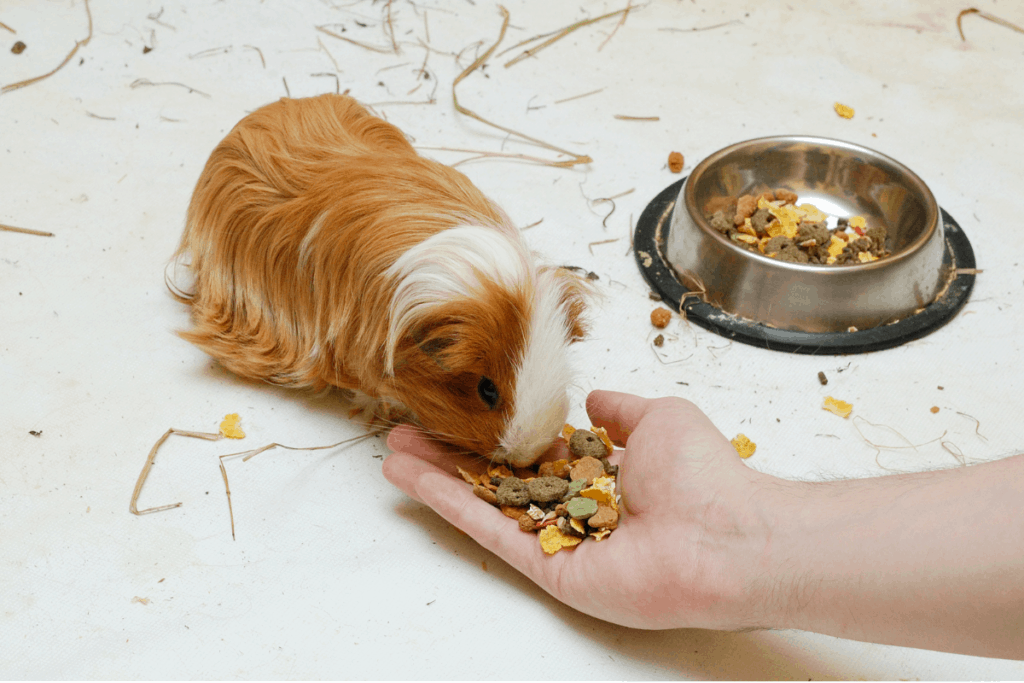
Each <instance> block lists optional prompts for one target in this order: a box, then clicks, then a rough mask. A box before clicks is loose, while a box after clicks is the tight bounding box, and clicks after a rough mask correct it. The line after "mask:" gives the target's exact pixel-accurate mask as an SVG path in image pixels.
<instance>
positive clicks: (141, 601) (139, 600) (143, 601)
mask: <svg viewBox="0 0 1024 683" xmlns="http://www.w3.org/2000/svg"><path fill="white" fill-rule="evenodd" d="M132 602H133V603H136V602H137V603H139V604H141V605H148V604H149V598H140V597H139V596H138V595H136V596H135V597H134V598H132Z"/></svg>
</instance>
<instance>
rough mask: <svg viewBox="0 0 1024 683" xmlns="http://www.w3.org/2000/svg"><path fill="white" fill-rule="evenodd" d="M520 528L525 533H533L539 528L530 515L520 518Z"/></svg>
mask: <svg viewBox="0 0 1024 683" xmlns="http://www.w3.org/2000/svg"><path fill="white" fill-rule="evenodd" d="M519 528H520V529H522V530H523V531H533V530H534V529H536V528H537V522H535V521H533V517H530V515H523V516H522V517H520V518H519Z"/></svg>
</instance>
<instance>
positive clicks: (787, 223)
mask: <svg viewBox="0 0 1024 683" xmlns="http://www.w3.org/2000/svg"><path fill="white" fill-rule="evenodd" d="M798 199H799V197H798V196H797V194H796V193H795V192H793V191H791V190H786V189H777V190H765V191H764V192H761V193H760V194H758V195H756V196H755V195H752V194H745V195H743V196H741V197H739V198H736V199H733V198H728V199H726V200H725V202H724V203H720V204H718V205H717V206H715V207H713V208H714V209H715V210H714V212H713V213H709V214H708V215H707V216H705V217H706V218H707V220H708V223H710V225H711V227H712V228H714V229H715V230H717V231H718V232H720V233H722V234H723V235H725V236H726V237H728V238H729V239H730V240H732V241H733V242H734V243H736V244H739V245H741V246H743V247H745V248H746V249H749V250H750V251H756V252H759V253H761V254H764V255H765V256H769V257H771V258H774V259H778V260H780V261H789V262H791V263H812V264H816V265H829V266H831V265H836V266H838V265H846V264H857V263H868V262H870V261H877V260H878V259H880V258H885V257H886V256H889V255H890V252H889V250H888V249H887V248H886V244H885V243H886V238H887V237H888V232H887V230H886V228H885V226H883V225H874V226H872V227H868V226H867V222H866V221H865V220H864V218H863V217H862V216H852V217H843V218H838V217H835V216H829V215H828V214H826V213H825V212H823V211H821V210H820V209H818V208H817V207H816V206H814V205H813V204H797V201H798Z"/></svg>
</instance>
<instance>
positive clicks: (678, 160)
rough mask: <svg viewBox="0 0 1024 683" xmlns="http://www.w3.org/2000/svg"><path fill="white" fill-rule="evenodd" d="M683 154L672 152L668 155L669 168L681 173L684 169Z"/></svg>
mask: <svg viewBox="0 0 1024 683" xmlns="http://www.w3.org/2000/svg"><path fill="white" fill-rule="evenodd" d="M683 162H684V159H683V155H682V154H681V153H679V152H671V153H669V155H668V170H670V171H672V172H673V173H679V172H681V171H682V170H683Z"/></svg>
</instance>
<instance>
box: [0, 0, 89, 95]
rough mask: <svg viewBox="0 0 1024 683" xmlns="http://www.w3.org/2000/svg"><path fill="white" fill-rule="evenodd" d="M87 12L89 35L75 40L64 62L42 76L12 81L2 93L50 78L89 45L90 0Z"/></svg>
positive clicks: (87, 1) (1, 89) (86, 6)
mask: <svg viewBox="0 0 1024 683" xmlns="http://www.w3.org/2000/svg"><path fill="white" fill-rule="evenodd" d="M85 14H86V16H87V17H88V18H89V35H87V36H86V37H85V38H83V39H82V40H79V41H76V42H75V46H74V47H73V48H71V52H69V53H68V56H67V57H65V58H64V61H63V62H61V63H60V64H58V65H57V66H56V68H54V69H53V70H52V71H49V72H47V73H45V74H43V75H42V76H34V77H32V78H26V79H25V80H23V81H18V82H17V83H10V84H8V85H5V86H4V87H2V88H0V93H6V92H11V91H12V90H17V89H18V88H24V87H25V86H28V85H32V84H33V83H38V82H39V81H41V80H43V79H45V78H49V77H50V76H52V75H53V74H55V73H57V72H58V71H60V70H61V69H63V68H64V66H65V65H66V64H67V63H68V62H70V61H71V58H72V57H74V56H75V55H76V54H77V53H78V50H79V49H80V48H83V47H85V46H86V45H88V44H89V41H90V40H92V10H90V9H89V0H85Z"/></svg>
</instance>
